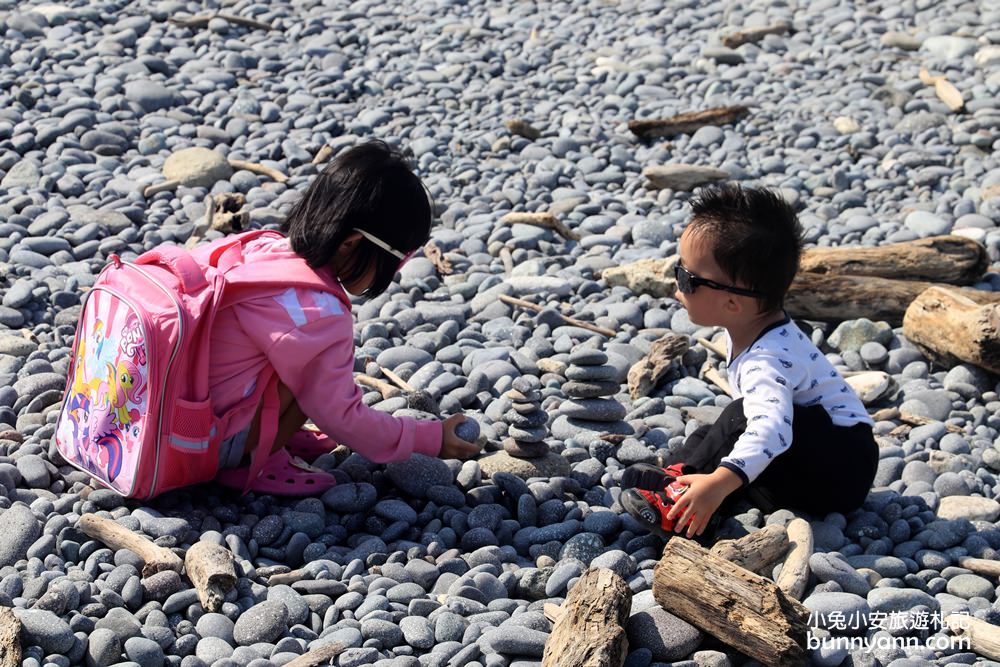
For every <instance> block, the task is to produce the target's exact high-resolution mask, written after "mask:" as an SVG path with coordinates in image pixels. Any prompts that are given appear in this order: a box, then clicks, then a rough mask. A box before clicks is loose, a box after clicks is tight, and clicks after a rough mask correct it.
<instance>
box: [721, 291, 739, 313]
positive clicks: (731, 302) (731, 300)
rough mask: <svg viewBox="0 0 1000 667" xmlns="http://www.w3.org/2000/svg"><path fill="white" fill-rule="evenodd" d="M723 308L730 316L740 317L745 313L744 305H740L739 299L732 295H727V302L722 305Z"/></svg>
mask: <svg viewBox="0 0 1000 667" xmlns="http://www.w3.org/2000/svg"><path fill="white" fill-rule="evenodd" d="M722 307H723V308H724V309H725V311H726V312H727V313H729V314H730V315H739V314H740V313H741V312H743V304H742V303H740V300H739V299H737V298H735V297H733V295H731V294H727V295H726V301H725V303H723V304H722Z"/></svg>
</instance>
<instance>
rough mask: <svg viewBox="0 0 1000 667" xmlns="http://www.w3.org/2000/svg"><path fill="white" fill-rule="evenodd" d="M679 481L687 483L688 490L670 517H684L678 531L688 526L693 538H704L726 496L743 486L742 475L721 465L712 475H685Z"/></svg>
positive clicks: (679, 499) (674, 507) (671, 510)
mask: <svg viewBox="0 0 1000 667" xmlns="http://www.w3.org/2000/svg"><path fill="white" fill-rule="evenodd" d="M677 480H678V481H679V482H681V483H682V484H687V485H688V490H687V491H685V492H684V494H683V495H682V496H681V497H680V498H678V499H677V502H676V503H674V506H673V507H672V508H671V509H670V511H669V512H668V513H667V516H668V517H669V518H671V519H676V518H677V517H680V520H679V521H677V523H676V524H675V526H676V527H675V528H674V530H675V531H677V532H681V531H683V530H684V527H685V526H687V536H688V537H689V538H691V537H694V536H695V535H701V533H702V531H704V530H705V526H707V525H708V522H709V520H710V519H711V518H712V515H713V514H715V512H716V511H717V510H718V509H719V505H721V504H722V501H723V500H725V499H726V496H728V495H729V494H730V493H732V492H733V491H735V490H736V489H738V488H740V487H741V486H743V480H742V478H741V477H740V476H739V475H737V474H736V473H734V472H733V471H732V470H729V469H727V468H723V467H721V466H720V467H718V468H716V469H715V471H714V472H712V473H710V474H708V475H681V476H680V477H678V478H677Z"/></svg>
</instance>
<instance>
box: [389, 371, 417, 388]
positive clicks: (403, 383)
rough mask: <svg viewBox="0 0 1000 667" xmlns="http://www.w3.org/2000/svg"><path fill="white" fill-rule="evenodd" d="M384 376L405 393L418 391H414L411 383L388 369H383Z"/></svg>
mask: <svg viewBox="0 0 1000 667" xmlns="http://www.w3.org/2000/svg"><path fill="white" fill-rule="evenodd" d="M382 374H383V375H385V376H386V377H387V378H389V379H390V380H391V381H392V383H393V384H394V385H396V386H397V387H399V388H400V389H402V390H403V391H416V389H414V388H413V386H412V385H411V384H410V383H409V382H407V381H406V380H404V379H403V378H401V377H399V376H398V375H396V374H395V373H393V372H392V371H390V370H389V369H388V368H383V369H382Z"/></svg>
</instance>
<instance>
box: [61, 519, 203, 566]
mask: <svg viewBox="0 0 1000 667" xmlns="http://www.w3.org/2000/svg"><path fill="white" fill-rule="evenodd" d="M78 527H79V528H80V530H82V531H83V532H84V533H86V534H87V535H88V536H89V537H92V538H94V539H95V540H97V541H98V542H101V543H103V544H106V545H108V546H109V547H111V548H112V549H114V550H116V551H117V550H118V549H128V550H129V551H131V552H132V553H134V554H135V555H137V556H138V557H139V558H141V559H142V562H143V563H145V565H144V566H143V568H142V576H143V577H148V576H151V575H154V574H156V573H157V572H163V571H164V570H173V571H174V572H176V573H178V574H180V573H181V570H182V569H183V568H184V561H182V560H181V557H180V556H178V555H177V554H175V553H174V552H173V551H171V550H170V549H164V548H163V547H161V546H158V545H156V544H153V543H152V542H150V541H149V540H148V539H146V538H145V537H142V536H141V535H137V534H136V533H134V532H132V531H131V530H129V529H128V528H126V527H125V526H123V525H121V524H120V523H118V522H116V521H112V520H111V519H105V518H103V517H99V516H97V515H96V514H84V515H83V516H81V517H80V522H79V524H78Z"/></svg>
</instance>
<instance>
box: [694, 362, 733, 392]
mask: <svg viewBox="0 0 1000 667" xmlns="http://www.w3.org/2000/svg"><path fill="white" fill-rule="evenodd" d="M701 374H702V375H703V376H704V377H705V379H706V380H708V381H709V382H711V383H712V384H714V385H715V386H716V387H718V388H719V389H721V390H722V391H724V392H725V393H726V396H732V395H733V387H732V385H730V384H729V380H727V379H726V378H724V377H722V373H720V372H719V368H718V366H716V365H715V364H714V363H712V362H711V361H706V362H705V363H704V364H702V367H701Z"/></svg>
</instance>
